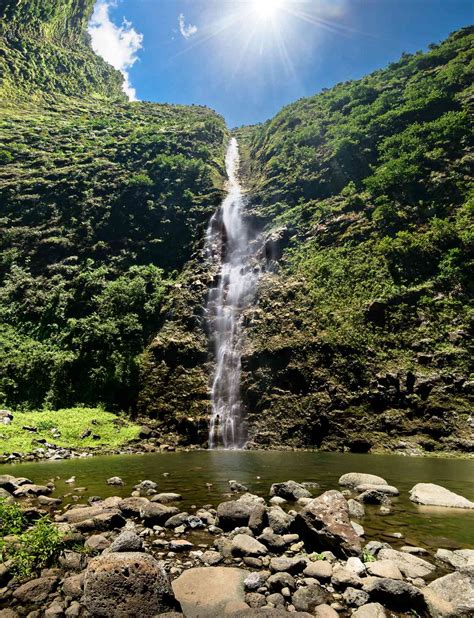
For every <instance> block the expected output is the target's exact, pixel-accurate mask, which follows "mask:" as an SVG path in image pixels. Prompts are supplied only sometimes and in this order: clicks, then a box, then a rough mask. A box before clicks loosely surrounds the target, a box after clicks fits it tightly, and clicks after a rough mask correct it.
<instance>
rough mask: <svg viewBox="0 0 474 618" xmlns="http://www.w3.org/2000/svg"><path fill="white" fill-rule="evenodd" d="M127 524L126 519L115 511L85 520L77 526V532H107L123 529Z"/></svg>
mask: <svg viewBox="0 0 474 618" xmlns="http://www.w3.org/2000/svg"><path fill="white" fill-rule="evenodd" d="M126 523H127V522H126V521H125V519H124V518H123V517H122V516H121V515H120V514H119V513H118V512H115V511H112V510H110V511H104V512H103V513H101V514H99V515H96V516H95V517H93V518H92V519H85V520H83V521H80V522H78V523H76V524H75V527H76V529H77V530H79V531H81V532H92V531H96V530H97V531H101V532H104V531H106V530H115V529H117V528H123V526H125V524H126Z"/></svg>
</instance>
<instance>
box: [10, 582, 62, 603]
mask: <svg viewBox="0 0 474 618" xmlns="http://www.w3.org/2000/svg"><path fill="white" fill-rule="evenodd" d="M58 582H59V580H58V578H57V577H38V578H37V579H32V580H30V581H29V582H26V584H23V585H21V586H20V587H19V588H17V589H16V590H15V591H14V592H13V596H14V597H15V599H16V600H17V601H18V602H19V603H21V604H24V605H27V604H29V603H32V604H34V605H40V604H41V603H44V601H46V599H47V598H48V596H49V595H50V594H51V593H52V592H54V591H55V590H56V588H57V585H58Z"/></svg>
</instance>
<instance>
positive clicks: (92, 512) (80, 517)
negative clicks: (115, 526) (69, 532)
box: [58, 501, 120, 524]
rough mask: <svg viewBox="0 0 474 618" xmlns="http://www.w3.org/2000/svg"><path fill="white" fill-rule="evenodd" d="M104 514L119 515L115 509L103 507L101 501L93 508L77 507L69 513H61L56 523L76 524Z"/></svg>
mask: <svg viewBox="0 0 474 618" xmlns="http://www.w3.org/2000/svg"><path fill="white" fill-rule="evenodd" d="M106 513H113V514H116V515H120V513H119V510H118V509H117V508H113V507H109V506H105V505H104V501H102V502H97V503H95V504H94V505H93V506H86V507H82V506H78V507H75V508H73V509H70V510H69V511H66V512H65V513H63V514H62V515H61V516H60V517H59V519H58V521H64V522H67V523H68V524H77V523H79V522H82V521H85V520H87V519H94V517H98V516H99V515H104V514H106Z"/></svg>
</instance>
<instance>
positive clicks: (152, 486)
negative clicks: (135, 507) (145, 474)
mask: <svg viewBox="0 0 474 618" xmlns="http://www.w3.org/2000/svg"><path fill="white" fill-rule="evenodd" d="M157 488H158V483H155V481H150V480H148V479H147V480H145V481H141V482H140V483H138V485H134V487H133V489H136V490H137V491H150V490H151V491H154V490H156V489H157Z"/></svg>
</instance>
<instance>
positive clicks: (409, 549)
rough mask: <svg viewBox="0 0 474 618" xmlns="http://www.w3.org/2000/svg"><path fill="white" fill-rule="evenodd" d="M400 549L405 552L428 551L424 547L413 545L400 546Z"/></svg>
mask: <svg viewBox="0 0 474 618" xmlns="http://www.w3.org/2000/svg"><path fill="white" fill-rule="evenodd" d="M400 551H404V552H406V553H407V554H415V555H417V554H422V555H423V554H427V553H428V551H427V550H426V549H425V548H424V547H413V545H404V546H403V547H400Z"/></svg>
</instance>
